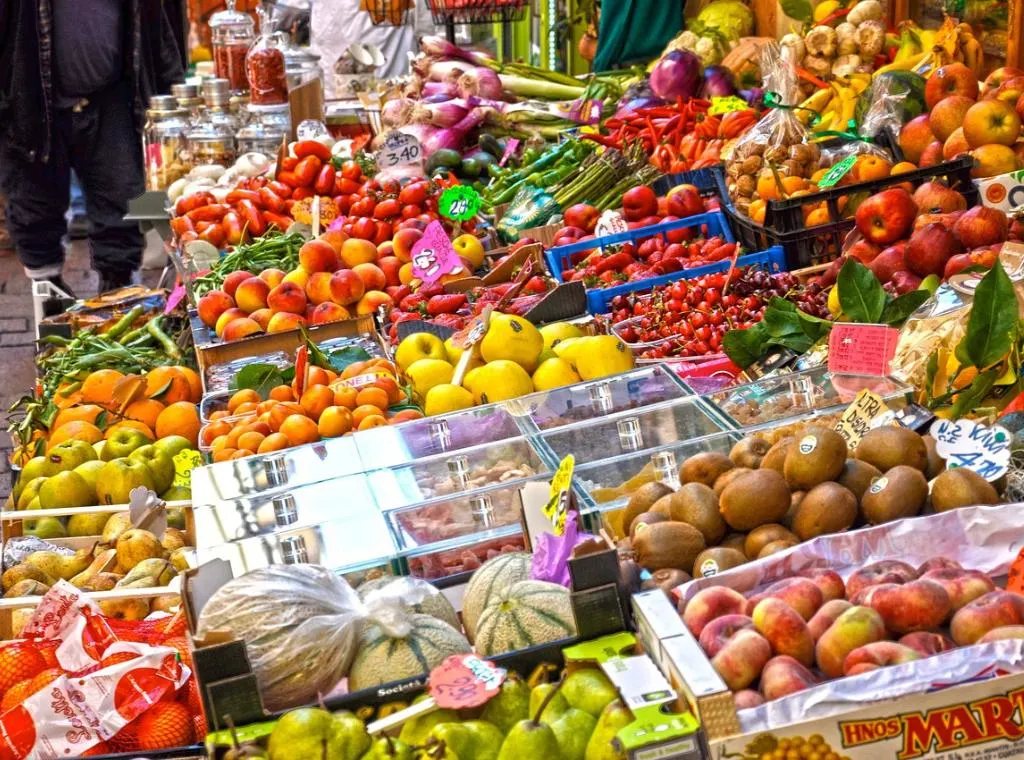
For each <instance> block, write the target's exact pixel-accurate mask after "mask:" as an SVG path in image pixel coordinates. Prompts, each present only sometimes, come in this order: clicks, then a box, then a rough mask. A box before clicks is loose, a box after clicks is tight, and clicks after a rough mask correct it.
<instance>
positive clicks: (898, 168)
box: [889, 161, 917, 176]
mask: <svg viewBox="0 0 1024 760" xmlns="http://www.w3.org/2000/svg"><path fill="white" fill-rule="evenodd" d="M913 171H917V164H914V163H911V162H910V161H900V162H899V163H898V164H896V165H895V166H894V167H892V171H890V172H889V175H890V176H892V175H893V174H906V173H907V172H913Z"/></svg>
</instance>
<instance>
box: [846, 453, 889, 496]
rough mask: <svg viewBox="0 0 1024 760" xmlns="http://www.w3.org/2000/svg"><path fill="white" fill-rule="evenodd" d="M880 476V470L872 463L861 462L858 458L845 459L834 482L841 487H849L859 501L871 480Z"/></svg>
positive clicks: (869, 485)
mask: <svg viewBox="0 0 1024 760" xmlns="http://www.w3.org/2000/svg"><path fill="white" fill-rule="evenodd" d="M880 477H882V471H881V470H879V469H878V468H877V467H875V466H874V465H873V464H868V463H867V462H862V461H861V460H859V459H847V460H846V464H844V465H843V471H842V472H841V473H839V477H838V478H836V482H837V483H839V485H841V486H842V487H843V488H848V489H850V491H852V492H853V495H854V496H856V497H857V501H860V500H861V497H862V496H864V492H865V491H867V490H868V488H870V487H871V481H872V480H874V479H875V478H880Z"/></svg>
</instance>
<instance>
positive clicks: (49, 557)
mask: <svg viewBox="0 0 1024 760" xmlns="http://www.w3.org/2000/svg"><path fill="white" fill-rule="evenodd" d="M92 559H93V557H92V547H89V548H88V549H79V550H78V551H77V552H75V554H73V555H72V556H70V557H69V556H67V555H65V554H60V553H58V552H51V551H38V552H32V553H31V554H30V555H28V557H27V558H26V559H25V562H26V563H28V564H29V565H32V566H33V567H36V568H39V569H40V570H42V571H43V572H44V573H46V574H47V575H49V576H50V577H51V578H63V579H64V580H70V579H71V578H74V577H75V576H76V575H78V574H79V573H81V572H82V571H84V570H85V569H86V568H87V567H89V565H91V564H92Z"/></svg>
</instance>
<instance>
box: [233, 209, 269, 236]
mask: <svg viewBox="0 0 1024 760" xmlns="http://www.w3.org/2000/svg"><path fill="white" fill-rule="evenodd" d="M237 210H238V217H239V218H240V219H241V220H242V225H243V226H244V227H245V231H246V232H247V233H248V234H250V235H252V236H253V237H259V236H260V235H262V234H263V233H264V232H266V231H267V223H266V222H265V221H264V220H263V215H262V214H261V213H260V210H259V209H258V208H256V204H255V203H253V202H252V201H241V202H240V203H239V204H238V206H237Z"/></svg>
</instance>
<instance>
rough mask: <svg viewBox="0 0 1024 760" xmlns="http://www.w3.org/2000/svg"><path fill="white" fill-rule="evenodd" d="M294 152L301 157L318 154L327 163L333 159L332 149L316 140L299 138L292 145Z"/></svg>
mask: <svg viewBox="0 0 1024 760" xmlns="http://www.w3.org/2000/svg"><path fill="white" fill-rule="evenodd" d="M292 152H293V153H294V154H295V155H296V156H297V157H298V158H300V159H302V158H305V157H306V156H316V157H317V158H318V159H320V160H321V161H323V162H325V163H326V162H327V161H330V160H331V149H330V148H328V147H327V146H326V145H324V144H323V143H321V142H317V141H316V140H299V141H298V142H297V143H295V144H294V145H292Z"/></svg>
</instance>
